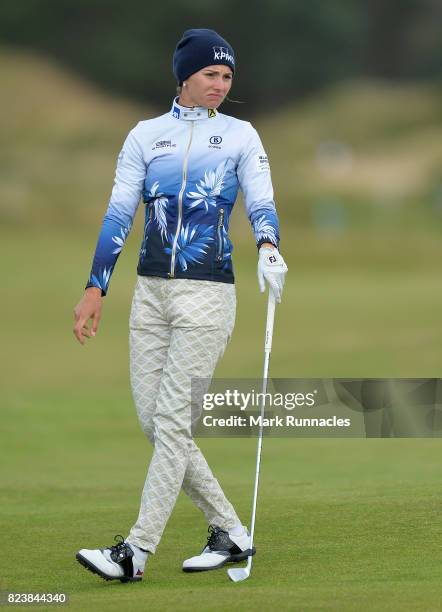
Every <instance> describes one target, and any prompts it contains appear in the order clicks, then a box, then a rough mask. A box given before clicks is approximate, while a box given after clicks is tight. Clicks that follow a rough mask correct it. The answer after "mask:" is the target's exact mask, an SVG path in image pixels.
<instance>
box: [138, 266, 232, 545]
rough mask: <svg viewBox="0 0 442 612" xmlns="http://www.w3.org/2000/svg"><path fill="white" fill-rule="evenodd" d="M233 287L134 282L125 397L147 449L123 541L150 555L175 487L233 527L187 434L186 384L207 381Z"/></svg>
mask: <svg viewBox="0 0 442 612" xmlns="http://www.w3.org/2000/svg"><path fill="white" fill-rule="evenodd" d="M235 310H236V294H235V286H234V285H233V284H227V283H219V282H212V281H205V280H204V281H203V280H202V281H199V280H189V279H165V278H157V277H154V276H138V280H137V284H136V287H135V293H134V297H133V302H132V310H131V315H130V324H129V326H130V335H129V345H130V376H131V387H132V394H133V397H134V401H135V405H136V408H137V413H138V417H139V420H140V423H141V427H142V428H143V431H144V433H145V434H146V436H147V437H148V438H149V440H150V441H151V442H152V444H153V445H154V452H153V456H152V460H151V462H150V465H149V469H148V472H147V477H146V482H145V484H144V489H143V493H142V496H141V505H140V512H139V516H138V519H137V522H136V523H135V525H134V526H133V527H132V529H131V530H130V534H129V536H128V538H127V541H128V542H130V543H132V544H135V545H137V546H139V547H141V548H144V549H146V550H148V551H150V552H151V553H154V552H155V549H156V546H157V544H158V542H159V541H160V538H161V536H162V533H163V530H164V527H165V526H166V523H167V520H168V519H169V516H170V514H171V512H172V510H173V507H174V505H175V502H176V499H177V497H178V494H179V491H180V489H181V488H183V490H184V491H185V492H186V493H187V495H189V497H190V498H191V499H192V501H193V502H194V503H195V504H196V505H197V506H198V508H200V509H201V510H202V512H203V513H204V515H205V517H206V520H207V522H208V523H209V524H213V525H217V526H218V527H221V528H222V529H226V530H229V529H233V527H235V526H236V525H238V524H239V523H240V520H239V518H238V516H237V515H236V512H235V510H234V509H233V506H232V504H231V503H230V502H229V501H228V500H227V498H226V497H225V495H224V493H223V491H222V489H221V487H220V485H219V483H218V481H217V480H216V478H215V477H214V475H213V474H212V472H211V470H210V468H209V466H208V465H207V462H206V460H205V459H204V456H203V455H202V453H201V451H200V449H199V448H198V446H197V445H196V444H195V441H194V440H193V438H192V436H191V379H192V377H204V378H208V379H210V378H211V377H212V375H213V372H214V370H215V366H216V363H217V361H218V359H219V358H220V357H221V356H222V354H223V353H224V350H225V347H226V344H227V342H228V340H229V339H230V336H231V333H232V330H233V326H234V322H235Z"/></svg>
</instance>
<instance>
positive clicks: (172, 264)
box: [169, 121, 194, 278]
mask: <svg viewBox="0 0 442 612" xmlns="http://www.w3.org/2000/svg"><path fill="white" fill-rule="evenodd" d="M193 124H194V121H190V137H189V143H188V145H187V149H186V153H185V154H184V160H183V180H182V183H181V189H180V192H179V194H178V224H177V228H176V234H175V238H174V239H173V246H172V258H171V261H170V272H169V278H174V276H175V258H176V248H177V244H178V237H179V235H180V231H181V224H182V222H183V194H184V190H185V188H186V182H187V161H188V159H189V150H190V145H191V144H192V136H193Z"/></svg>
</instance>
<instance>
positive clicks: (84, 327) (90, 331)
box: [73, 287, 103, 344]
mask: <svg viewBox="0 0 442 612" xmlns="http://www.w3.org/2000/svg"><path fill="white" fill-rule="evenodd" d="M102 302H103V298H102V297H101V289H99V288H98V287H88V288H87V289H86V291H85V292H84V296H83V297H82V298H81V300H80V301H79V302H78V304H77V305H76V306H75V308H74V321H75V325H74V330H73V331H74V335H75V337H76V338H77V340H78V342H79V343H80V344H84V342H85V338H90V337H91V336H95V334H96V333H97V330H98V324H99V322H100V318H101V308H102ZM89 319H92V328H89V327H88V321H89Z"/></svg>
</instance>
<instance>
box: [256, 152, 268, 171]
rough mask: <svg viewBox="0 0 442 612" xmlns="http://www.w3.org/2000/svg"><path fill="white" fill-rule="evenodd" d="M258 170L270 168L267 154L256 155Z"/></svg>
mask: <svg viewBox="0 0 442 612" xmlns="http://www.w3.org/2000/svg"><path fill="white" fill-rule="evenodd" d="M258 170H270V164H269V159H268V157H267V155H258Z"/></svg>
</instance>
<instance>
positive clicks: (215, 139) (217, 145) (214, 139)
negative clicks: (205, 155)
mask: <svg viewBox="0 0 442 612" xmlns="http://www.w3.org/2000/svg"><path fill="white" fill-rule="evenodd" d="M222 141H223V139H222V136H211V137H210V138H209V143H210V144H209V149H221V143H222Z"/></svg>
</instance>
